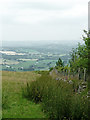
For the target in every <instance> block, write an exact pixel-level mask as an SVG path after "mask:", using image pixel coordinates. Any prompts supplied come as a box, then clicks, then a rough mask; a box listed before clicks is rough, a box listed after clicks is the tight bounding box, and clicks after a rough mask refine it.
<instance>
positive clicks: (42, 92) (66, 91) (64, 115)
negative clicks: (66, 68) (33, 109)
mask: <svg viewBox="0 0 90 120" xmlns="http://www.w3.org/2000/svg"><path fill="white" fill-rule="evenodd" d="M77 86H78V82H74V83H73V84H70V83H68V82H65V81H63V80H60V81H57V80H55V79H53V78H52V77H51V76H49V75H48V74H42V76H41V77H39V78H38V79H37V80H36V81H33V82H31V83H29V82H28V83H27V86H26V88H24V90H23V95H24V96H25V97H27V98H28V99H30V100H33V101H34V102H35V103H40V102H41V104H42V108H43V111H44V112H46V113H47V114H48V116H49V118H50V119H56V120H63V119H68V120H87V119H88V99H87V97H86V94H78V93H76V92H75V91H74V89H75V88H77Z"/></svg>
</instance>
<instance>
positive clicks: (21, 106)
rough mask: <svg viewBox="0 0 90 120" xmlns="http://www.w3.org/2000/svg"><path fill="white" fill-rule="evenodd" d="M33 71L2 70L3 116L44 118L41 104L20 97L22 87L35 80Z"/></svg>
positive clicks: (35, 75) (35, 74)
mask: <svg viewBox="0 0 90 120" xmlns="http://www.w3.org/2000/svg"><path fill="white" fill-rule="evenodd" d="M39 76H40V75H39V74H37V73H35V72H10V71H3V72H2V96H3V103H2V106H3V110H2V117H3V118H45V117H46V115H45V114H44V113H43V112H42V106H41V105H40V104H35V103H34V102H31V101H29V100H27V99H26V98H24V97H22V88H23V87H24V86H25V85H26V83H27V82H30V81H34V80H36V78H37V77H39Z"/></svg>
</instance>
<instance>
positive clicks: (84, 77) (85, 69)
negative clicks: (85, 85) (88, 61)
mask: <svg viewBox="0 0 90 120" xmlns="http://www.w3.org/2000/svg"><path fill="white" fill-rule="evenodd" d="M84 81H86V68H84Z"/></svg>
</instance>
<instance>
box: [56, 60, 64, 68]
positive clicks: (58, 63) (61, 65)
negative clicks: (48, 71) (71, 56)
mask: <svg viewBox="0 0 90 120" xmlns="http://www.w3.org/2000/svg"><path fill="white" fill-rule="evenodd" d="M56 66H58V67H64V63H63V61H62V60H61V58H59V59H58V62H56Z"/></svg>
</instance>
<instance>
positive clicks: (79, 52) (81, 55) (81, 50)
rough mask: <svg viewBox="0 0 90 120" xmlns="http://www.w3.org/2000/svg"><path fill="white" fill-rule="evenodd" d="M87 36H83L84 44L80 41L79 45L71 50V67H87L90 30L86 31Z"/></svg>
mask: <svg viewBox="0 0 90 120" xmlns="http://www.w3.org/2000/svg"><path fill="white" fill-rule="evenodd" d="M84 33H85V36H83V38H82V39H83V41H84V44H83V45H81V44H80V43H78V47H77V48H76V49H73V50H72V52H71V60H70V67H71V68H72V69H75V70H77V69H78V68H87V67H88V52H89V51H90V49H89V42H90V37H89V32H87V31H85V30H84Z"/></svg>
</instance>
